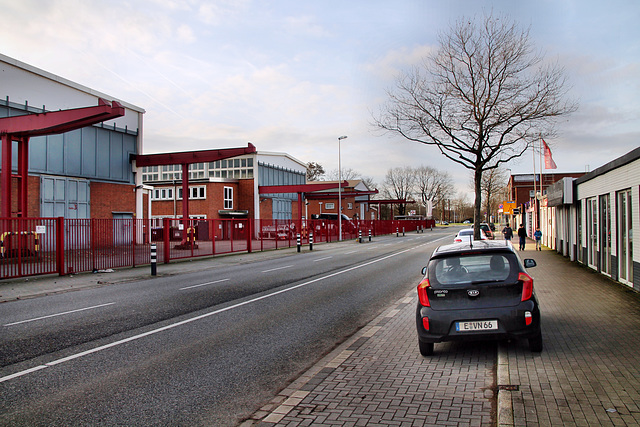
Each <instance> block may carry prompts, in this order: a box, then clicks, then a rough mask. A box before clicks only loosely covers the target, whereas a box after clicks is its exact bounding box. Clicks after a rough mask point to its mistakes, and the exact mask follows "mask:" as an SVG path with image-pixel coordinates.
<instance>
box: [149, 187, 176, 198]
mask: <svg viewBox="0 0 640 427" xmlns="http://www.w3.org/2000/svg"><path fill="white" fill-rule="evenodd" d="M151 200H173V188H171V187H168V188H156V189H155V190H153V192H152V193H151Z"/></svg>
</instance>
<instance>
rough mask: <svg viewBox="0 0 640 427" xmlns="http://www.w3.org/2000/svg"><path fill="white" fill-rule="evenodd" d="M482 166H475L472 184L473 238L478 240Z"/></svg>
mask: <svg viewBox="0 0 640 427" xmlns="http://www.w3.org/2000/svg"><path fill="white" fill-rule="evenodd" d="M481 184H482V167H480V166H476V169H475V172H474V174H473V186H474V189H475V192H476V199H475V205H474V207H473V239H474V240H480V223H481V222H482V220H481V217H480V213H481V212H482V191H481V189H480V186H481Z"/></svg>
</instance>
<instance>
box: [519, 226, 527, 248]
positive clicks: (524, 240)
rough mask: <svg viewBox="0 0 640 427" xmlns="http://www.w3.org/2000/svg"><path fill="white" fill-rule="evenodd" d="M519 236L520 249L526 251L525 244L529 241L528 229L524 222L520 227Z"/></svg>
mask: <svg viewBox="0 0 640 427" xmlns="http://www.w3.org/2000/svg"><path fill="white" fill-rule="evenodd" d="M518 237H519V238H520V250H521V251H524V245H525V243H527V230H526V229H525V228H524V224H520V228H518Z"/></svg>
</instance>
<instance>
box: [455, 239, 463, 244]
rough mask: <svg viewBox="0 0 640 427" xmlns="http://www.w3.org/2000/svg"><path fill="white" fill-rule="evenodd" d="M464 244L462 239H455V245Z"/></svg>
mask: <svg viewBox="0 0 640 427" xmlns="http://www.w3.org/2000/svg"><path fill="white" fill-rule="evenodd" d="M460 242H462V239H453V243H460Z"/></svg>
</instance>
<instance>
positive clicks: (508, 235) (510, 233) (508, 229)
mask: <svg viewBox="0 0 640 427" xmlns="http://www.w3.org/2000/svg"><path fill="white" fill-rule="evenodd" d="M502 235H503V236H504V240H511V239H512V238H513V230H512V229H511V227H510V226H509V224H506V225H505V226H504V228H503V229H502Z"/></svg>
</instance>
